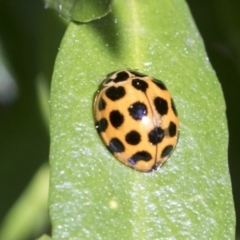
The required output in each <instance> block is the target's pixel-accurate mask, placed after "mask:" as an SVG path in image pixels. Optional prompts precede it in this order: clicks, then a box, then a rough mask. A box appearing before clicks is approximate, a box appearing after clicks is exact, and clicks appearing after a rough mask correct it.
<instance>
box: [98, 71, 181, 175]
mask: <svg viewBox="0 0 240 240" xmlns="http://www.w3.org/2000/svg"><path fill="white" fill-rule="evenodd" d="M94 118H95V126H96V129H97V131H98V133H99V135H100V136H101V138H102V141H103V142H104V144H105V145H106V146H107V148H108V150H109V151H110V152H111V153H112V154H113V155H115V157H116V158H117V159H118V160H119V161H121V162H123V163H124V164H126V165H127V166H129V167H132V168H134V169H135V170H137V171H140V172H150V171H152V170H156V169H157V168H158V167H159V166H162V165H163V163H164V162H166V160H167V159H168V158H169V156H170V155H171V153H172V151H173V150H174V148H175V147H176V145H177V142H178V136H179V120H178V115H177V111H176V108H175V105H174V102H173V99H172V97H171V95H170V93H169V92H168V90H167V88H166V86H165V84H164V83H163V82H162V81H160V80H157V79H155V78H153V77H149V76H148V75H145V74H142V73H139V72H137V71H134V70H131V69H126V70H120V71H115V72H112V73H110V74H108V75H107V76H106V77H105V79H104V81H103V83H102V84H101V86H100V88H99V90H98V91H97V93H96V95H95V101H94Z"/></svg>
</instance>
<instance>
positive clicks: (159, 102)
mask: <svg viewBox="0 0 240 240" xmlns="http://www.w3.org/2000/svg"><path fill="white" fill-rule="evenodd" d="M154 106H155V108H156V110H157V112H158V113H159V114H160V115H164V114H167V112H168V103H167V101H166V100H165V99H163V98H161V97H156V98H155V99H154Z"/></svg>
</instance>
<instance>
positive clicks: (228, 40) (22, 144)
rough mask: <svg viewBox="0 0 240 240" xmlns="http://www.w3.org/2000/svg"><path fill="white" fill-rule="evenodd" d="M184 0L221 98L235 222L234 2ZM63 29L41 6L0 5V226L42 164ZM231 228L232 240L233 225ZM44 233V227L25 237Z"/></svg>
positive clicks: (238, 93)
mask: <svg viewBox="0 0 240 240" xmlns="http://www.w3.org/2000/svg"><path fill="white" fill-rule="evenodd" d="M187 2H188V4H189V7H190V9H191V12H192V15H193V17H194V19H195V22H196V24H197V26H198V28H199V31H200V33H201V35H202V37H203V39H204V42H205V45H206V49H207V52H208V55H209V58H210V61H211V63H212V65H213V68H214V69H215V70H216V73H217V76H218V78H219V81H220V83H221V84H222V88H223V92H224V96H225V99H226V105H227V118H228V127H229V133H230V138H229V166H230V174H231V179H232V185H233V195H234V201H235V208H236V213H237V218H238V219H239V218H240V191H239V187H238V182H239V180H240V175H239V169H240V161H239V159H240V124H239V123H240V120H239V119H240V14H239V12H240V1H239V0H218V1H215V0H201V1H195V0H188V1H187ZM66 26H67V25H66V23H65V22H64V21H63V19H61V18H60V17H59V16H58V14H57V13H55V12H54V11H53V10H50V9H46V8H45V6H44V2H43V0H35V1H31V0H25V1H21V0H20V1H13V0H8V1H1V2H0V163H1V165H0V166H1V167H0V190H1V198H0V221H1V222H2V221H3V219H4V217H5V216H6V214H7V213H8V211H9V209H10V208H11V206H12V205H13V204H14V203H15V202H16V200H17V199H18V198H19V196H20V195H21V193H22V192H23V191H24V189H25V188H26V186H27V185H28V184H29V182H30V181H31V179H32V178H33V177H34V174H35V173H36V171H37V170H38V169H39V167H40V166H41V165H42V164H43V163H44V162H47V161H48V154H49V133H48V121H47V119H48V109H47V107H46V103H47V101H46V99H48V90H49V88H50V81H51V74H52V71H53V66H54V60H55V57H56V54H57V51H58V47H59V45H60V42H61V38H62V36H63V34H64V31H65V29H66ZM44 94H45V95H44ZM44 96H45V97H44ZM44 103H45V105H44ZM203 154H208V153H203ZM237 223H238V225H237V235H238V236H239V239H240V223H239V222H237ZM48 230H49V226H48V224H47V223H46V225H45V226H43V227H42V228H41V229H39V231H38V232H35V235H32V236H31V238H29V239H33V238H34V237H36V236H38V235H39V234H40V233H41V231H43V232H46V231H48Z"/></svg>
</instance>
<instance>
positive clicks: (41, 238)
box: [37, 234, 52, 240]
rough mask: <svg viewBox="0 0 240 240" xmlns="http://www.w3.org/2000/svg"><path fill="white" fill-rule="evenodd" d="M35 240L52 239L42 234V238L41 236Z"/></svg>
mask: <svg viewBox="0 0 240 240" xmlns="http://www.w3.org/2000/svg"><path fill="white" fill-rule="evenodd" d="M37 240H52V238H51V237H49V236H47V235H45V234H44V235H43V236H41V237H40V238H38V239H37Z"/></svg>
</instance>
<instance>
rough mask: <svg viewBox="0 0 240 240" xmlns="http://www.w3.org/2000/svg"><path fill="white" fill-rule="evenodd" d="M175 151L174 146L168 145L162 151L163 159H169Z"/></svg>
mask: <svg viewBox="0 0 240 240" xmlns="http://www.w3.org/2000/svg"><path fill="white" fill-rule="evenodd" d="M172 150H173V146H172V145H168V146H166V147H165V148H164V149H163V150H162V154H161V158H164V157H167V156H169V155H170V153H171V152H172Z"/></svg>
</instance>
